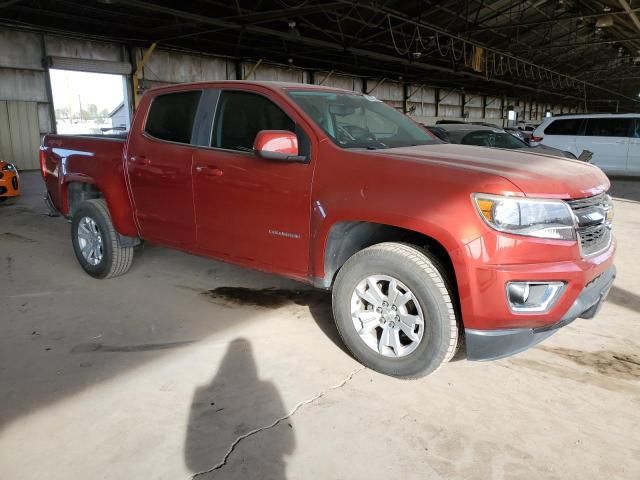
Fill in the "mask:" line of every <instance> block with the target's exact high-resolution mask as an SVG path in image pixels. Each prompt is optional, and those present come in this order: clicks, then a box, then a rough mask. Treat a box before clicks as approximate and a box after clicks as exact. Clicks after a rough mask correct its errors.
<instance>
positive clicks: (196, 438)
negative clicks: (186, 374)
mask: <svg viewBox="0 0 640 480" xmlns="http://www.w3.org/2000/svg"><path fill="white" fill-rule="evenodd" d="M286 415H287V412H286V411H285V407H284V405H283V403H282V399H281V398H280V395H279V393H278V390H277V389H276V387H275V385H274V384H273V383H272V382H269V381H265V380H261V379H260V378H259V377H258V371H257V366H256V361H255V358H254V356H253V351H252V348H251V344H250V343H249V341H247V340H245V339H243V338H239V339H236V340H234V341H233V342H231V343H230V344H229V347H228V349H227V351H226V353H225V356H224V359H223V360H222V363H221V365H220V368H219V370H218V372H217V373H216V375H215V377H213V379H212V380H211V382H210V383H209V384H207V385H203V386H202V387H199V388H198V389H197V390H196V392H195V394H194V396H193V402H192V404H191V412H190V415H189V423H188V426H187V434H186V440H185V451H184V455H185V462H186V465H187V467H188V468H189V470H190V471H191V472H193V475H194V477H195V478H202V479H204V478H213V477H216V478H229V477H230V476H232V477H233V478H263V479H274V480H276V479H284V478H286V462H285V457H286V456H287V455H290V454H292V453H293V451H294V448H295V435H294V433H293V427H292V425H291V421H290V419H285V420H283V421H282V422H279V423H277V424H276V425H273V424H274V422H276V420H277V419H280V418H283V417H285V416H286ZM270 425H273V427H271V428H264V429H262V427H268V426H270ZM251 432H254V433H251ZM245 435H246V437H245V438H242V439H240V438H241V437H243V436H245ZM236 439H240V442H239V443H237V444H236V446H235V448H233V447H234V445H233V444H234V441H235V440H236ZM230 449H232V451H230ZM227 454H228V456H227ZM232 463H233V464H234V465H233V468H234V470H233V473H232V474H231V472H225V471H224V470H225V469H229V468H231V464H232Z"/></svg>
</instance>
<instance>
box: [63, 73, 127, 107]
mask: <svg viewBox="0 0 640 480" xmlns="http://www.w3.org/2000/svg"><path fill="white" fill-rule="evenodd" d="M123 88H124V87H123V82H122V75H107V74H104V73H88V72H75V71H71V70H53V69H52V70H51V89H52V91H53V105H54V107H55V108H56V109H60V108H68V109H69V111H70V112H72V113H77V112H78V111H79V108H80V102H79V99H78V96H79V97H80V100H81V101H82V108H83V109H86V108H87V105H89V104H92V103H93V104H95V105H96V106H97V107H98V111H101V110H102V109H105V108H106V109H107V110H109V111H112V110H113V109H115V108H116V107H117V106H118V105H119V104H120V103H121V102H122V101H123V99H124V92H123Z"/></svg>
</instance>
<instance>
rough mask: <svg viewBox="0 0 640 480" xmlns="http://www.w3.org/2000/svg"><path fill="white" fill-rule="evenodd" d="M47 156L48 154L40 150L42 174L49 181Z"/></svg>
mask: <svg viewBox="0 0 640 480" xmlns="http://www.w3.org/2000/svg"><path fill="white" fill-rule="evenodd" d="M46 167H47V155H46V152H45V151H44V150H43V149H42V148H41V149H40V172H42V178H44V179H45V180H46V179H47V168H46Z"/></svg>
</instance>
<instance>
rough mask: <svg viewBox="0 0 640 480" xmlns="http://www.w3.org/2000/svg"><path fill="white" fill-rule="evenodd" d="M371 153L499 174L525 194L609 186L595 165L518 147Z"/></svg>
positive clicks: (571, 194)
mask: <svg viewBox="0 0 640 480" xmlns="http://www.w3.org/2000/svg"><path fill="white" fill-rule="evenodd" d="M370 153H371V154H372V155H376V156H377V155H382V156H386V157H391V158H394V159H396V160H404V161H412V162H418V163H423V164H429V165H432V166H438V167H445V168H447V167H448V168H452V169H464V170H467V171H474V172H478V173H483V174H488V175H496V176H500V177H502V178H505V179H507V180H509V181H510V182H511V183H513V184H514V185H515V186H516V187H518V188H519V189H520V190H521V191H522V193H524V195H526V196H527V197H542V198H563V199H569V198H583V197H590V196H592V195H597V194H599V193H602V192H604V191H607V190H608V189H609V186H610V183H609V179H608V178H607V176H606V175H605V174H604V172H603V171H602V170H600V169H599V168H598V167H596V166H594V165H591V164H588V163H585V162H581V161H579V160H572V159H568V158H560V157H557V156H552V155H543V154H537V153H531V152H527V151H520V150H503V149H500V148H486V147H474V146H469V145H456V144H450V143H444V144H437V145H420V146H415V147H401V148H390V149H385V150H375V151H371V152H370ZM485 193H492V192H485Z"/></svg>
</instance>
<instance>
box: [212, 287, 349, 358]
mask: <svg viewBox="0 0 640 480" xmlns="http://www.w3.org/2000/svg"><path fill="white" fill-rule="evenodd" d="M202 294H203V295H206V296H207V297H209V299H210V300H211V301H212V302H213V303H216V304H218V305H223V306H226V307H230V306H237V305H244V306H249V307H255V308H265V309H275V308H281V307H285V306H287V305H301V306H306V307H308V308H309V312H310V313H311V316H312V317H313V319H314V321H315V322H316V324H317V325H318V327H319V328H320V330H322V332H323V333H324V334H325V335H326V336H327V337H328V338H329V339H330V340H331V341H332V342H333V343H334V344H335V345H336V346H337V347H339V348H340V349H341V350H342V351H343V352H345V353H346V354H348V355H350V353H349V351H348V350H347V348H346V347H345V345H344V343H343V342H342V339H341V338H340V334H339V333H338V330H337V329H336V325H335V323H334V321H333V312H332V309H331V292H329V291H326V290H319V289H313V290H311V289H285V288H245V287H219V288H214V289H213V290H207V291H204V292H202Z"/></svg>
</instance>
